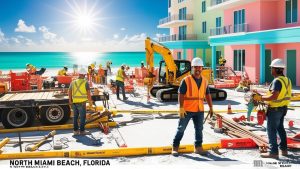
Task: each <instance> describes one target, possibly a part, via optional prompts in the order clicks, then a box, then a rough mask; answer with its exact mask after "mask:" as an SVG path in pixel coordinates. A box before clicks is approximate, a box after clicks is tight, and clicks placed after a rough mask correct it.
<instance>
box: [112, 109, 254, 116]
mask: <svg viewBox="0 0 300 169" xmlns="http://www.w3.org/2000/svg"><path fill="white" fill-rule="evenodd" d="M111 112H112V113H113V114H114V115H115V114H118V113H141V114H157V113H174V114H175V113H178V110H115V109H112V110H111ZM205 112H207V111H205ZM227 112H228V110H214V113H227ZM232 112H233V113H246V112H247V110H246V109H236V110H232ZM253 112H255V110H253Z"/></svg>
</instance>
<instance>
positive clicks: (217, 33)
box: [158, 0, 300, 86]
mask: <svg viewBox="0 0 300 169" xmlns="http://www.w3.org/2000/svg"><path fill="white" fill-rule="evenodd" d="M168 1H169V8H168V13H169V16H168V17H167V18H164V19H162V20H161V21H160V23H159V25H158V27H159V28H168V29H170V35H168V36H166V37H161V38H160V42H162V43H163V44H165V45H166V46H167V47H168V48H170V49H172V50H173V55H174V58H176V59H189V60H191V59H192V58H193V57H201V58H203V60H205V63H207V64H206V66H211V67H212V69H213V70H216V66H217V64H218V57H220V56H221V55H223V56H225V58H226V60H227V63H226V66H230V67H232V68H233V69H234V70H235V71H238V72H242V73H244V74H246V75H247V76H248V77H249V78H250V80H251V81H252V82H257V83H261V84H263V83H265V82H270V81H272V79H273V77H272V76H271V72H270V71H271V70H270V68H269V65H270V63H271V60H273V59H276V58H281V59H283V60H284V61H285V63H286V65H287V69H286V70H285V74H286V75H287V76H288V77H289V78H290V79H291V81H292V83H293V85H296V86H300V66H299V65H300V22H299V18H300V13H299V8H300V3H299V0H168ZM184 15H185V17H183V16H184ZM176 17H177V18H176ZM163 20H165V22H162V21H163ZM214 72H216V71H214Z"/></svg>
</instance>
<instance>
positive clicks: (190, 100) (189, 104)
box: [183, 75, 208, 112]
mask: <svg viewBox="0 0 300 169" xmlns="http://www.w3.org/2000/svg"><path fill="white" fill-rule="evenodd" d="M201 78H202V82H201V86H200V88H199V89H198V86H197V83H196V81H195V80H194V78H193V77H192V76H191V75H190V76H188V77H186V78H185V79H184V81H185V83H186V87H187V91H186V93H185V95H184V102H183V108H184V110H185V111H188V112H199V111H200V112H203V111H204V97H205V95H206V88H207V84H208V83H207V80H206V79H205V78H204V77H203V76H201Z"/></svg>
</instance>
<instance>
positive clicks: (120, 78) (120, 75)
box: [116, 64, 128, 100]
mask: <svg viewBox="0 0 300 169" xmlns="http://www.w3.org/2000/svg"><path fill="white" fill-rule="evenodd" d="M125 66H126V65H125V64H122V66H121V67H120V69H119V70H118V72H117V75H116V85H117V89H116V94H117V99H118V100H120V96H119V90H120V88H121V89H122V93H123V100H127V99H128V97H126V96H125V86H124V79H125V78H126V79H128V77H127V75H126V74H125V71H124V70H125Z"/></svg>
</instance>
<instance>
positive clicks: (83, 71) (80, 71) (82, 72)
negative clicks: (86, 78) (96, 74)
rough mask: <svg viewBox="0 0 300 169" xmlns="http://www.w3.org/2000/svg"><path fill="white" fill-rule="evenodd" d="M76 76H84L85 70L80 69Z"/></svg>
mask: <svg viewBox="0 0 300 169" xmlns="http://www.w3.org/2000/svg"><path fill="white" fill-rule="evenodd" d="M78 74H81V75H85V74H86V70H85V69H84V68H81V69H80V70H79V72H78Z"/></svg>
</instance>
